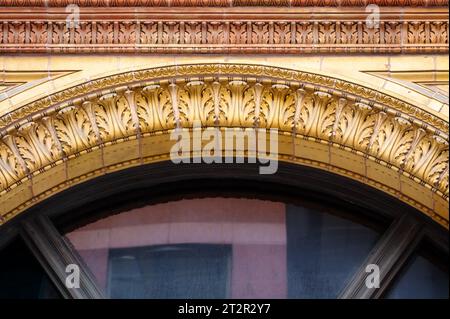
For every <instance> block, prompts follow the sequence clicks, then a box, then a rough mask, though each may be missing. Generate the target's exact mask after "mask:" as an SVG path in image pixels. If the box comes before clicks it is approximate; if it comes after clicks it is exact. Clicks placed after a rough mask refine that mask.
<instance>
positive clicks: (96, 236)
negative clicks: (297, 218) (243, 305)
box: [66, 198, 287, 298]
mask: <svg viewBox="0 0 450 319" xmlns="http://www.w3.org/2000/svg"><path fill="white" fill-rule="evenodd" d="M285 223H286V220H285V205H284V203H276V202H269V201H262V200H256V199H233V198H205V199H190V200H181V201H176V202H170V203H164V204H158V205H153V206H146V207H143V208H139V209H134V210H131V211H128V212H124V213H122V214H119V215H114V216H110V217H107V218H105V219H102V220H99V221H97V222H95V223H92V224H89V225H87V226H84V227H82V228H79V229H77V230H76V231H74V232H71V233H68V234H66V236H67V238H68V239H69V240H70V241H71V242H72V244H73V245H74V247H75V248H76V249H77V250H78V251H79V253H80V255H81V256H82V257H83V259H84V261H85V262H86V264H87V265H88V266H89V267H90V268H91V270H92V271H93V273H94V275H95V276H96V277H97V280H98V281H99V283H100V284H101V285H102V286H103V287H106V284H107V278H108V276H107V271H108V269H107V268H108V267H107V266H108V250H109V249H111V248H125V247H139V246H151V245H161V244H180V243H212V244H215V243H217V244H231V245H232V250H233V262H232V276H231V277H232V279H231V297H232V298H286V296H287V283H286V281H287V279H286V227H285Z"/></svg>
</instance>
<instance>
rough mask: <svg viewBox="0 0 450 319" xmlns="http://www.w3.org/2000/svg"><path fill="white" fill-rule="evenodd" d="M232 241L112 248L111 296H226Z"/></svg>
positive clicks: (110, 263)
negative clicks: (227, 243) (229, 243)
mask: <svg viewBox="0 0 450 319" xmlns="http://www.w3.org/2000/svg"><path fill="white" fill-rule="evenodd" d="M230 257H231V247H230V246H229V245H210V244H181V245H158V246H153V247H139V248H120V249H113V250H111V251H110V255H109V267H110V268H109V269H110V277H109V283H108V287H109V289H110V292H109V293H110V296H111V297H112V298H163V299H167V298H225V297H226V296H227V286H228V285H227V282H228V280H229V268H230Z"/></svg>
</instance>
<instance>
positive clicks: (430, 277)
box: [386, 254, 449, 299]
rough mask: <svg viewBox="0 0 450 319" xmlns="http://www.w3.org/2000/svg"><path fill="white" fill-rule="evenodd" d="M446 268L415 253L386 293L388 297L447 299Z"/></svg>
mask: <svg viewBox="0 0 450 319" xmlns="http://www.w3.org/2000/svg"><path fill="white" fill-rule="evenodd" d="M448 297H449V291H448V269H442V267H438V265H436V264H434V263H433V262H432V261H431V260H430V259H428V258H425V257H423V256H421V255H419V254H415V255H414V256H413V257H412V259H411V260H410V262H409V263H408V264H407V265H406V268H405V269H403V271H402V272H401V273H400V275H399V277H398V278H397V279H396V280H395V281H394V283H393V285H392V287H391V288H390V289H389V291H388V293H387V294H386V298H388V299H447V298H448Z"/></svg>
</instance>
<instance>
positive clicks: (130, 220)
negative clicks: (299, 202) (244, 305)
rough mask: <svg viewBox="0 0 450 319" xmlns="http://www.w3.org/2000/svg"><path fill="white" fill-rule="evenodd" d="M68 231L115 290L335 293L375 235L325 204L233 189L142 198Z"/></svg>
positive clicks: (209, 294) (171, 294)
mask: <svg viewBox="0 0 450 319" xmlns="http://www.w3.org/2000/svg"><path fill="white" fill-rule="evenodd" d="M66 236H67V238H69V240H70V241H71V242H72V244H73V245H74V247H75V248H76V249H77V251H78V252H79V253H80V255H81V256H82V257H83V259H84V260H85V262H86V264H87V265H88V266H89V267H90V268H91V270H92V272H93V273H94V274H95V276H96V278H97V280H98V282H99V283H100V285H102V286H103V287H104V289H105V291H106V292H107V293H108V295H109V296H110V297H112V298H335V297H336V296H337V295H338V293H339V292H340V290H341V289H342V288H343V287H344V286H345V284H346V282H347V280H348V279H349V277H350V276H351V275H352V273H353V272H354V270H355V269H356V268H357V267H358V266H359V265H360V264H361V262H362V261H363V260H364V258H365V257H366V256H367V254H368V253H369V251H370V249H371V248H372V247H373V245H374V243H375V241H376V240H377V238H378V234H377V233H376V232H374V231H373V230H372V229H369V228H367V227H364V226H362V225H359V224H355V223H353V222H351V221H348V220H346V219H342V218H339V217H336V216H333V215H330V214H326V213H323V212H319V211H315V210H311V209H307V208H304V207H299V206H293V205H286V204H285V203H282V202H271V201H263V200H256V199H237V198H203V199H192V200H181V201H175V202H169V203H164V204H157V205H152V206H146V207H142V208H139V209H133V210H130V211H128V212H124V213H121V214H118V215H113V216H109V217H107V218H104V219H101V220H98V221H96V222H94V223H92V224H89V225H86V226H84V227H81V228H79V229H77V230H75V231H73V232H71V233H68V234H66Z"/></svg>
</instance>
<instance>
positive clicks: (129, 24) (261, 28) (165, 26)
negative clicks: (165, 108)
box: [0, 9, 449, 54]
mask: <svg viewBox="0 0 450 319" xmlns="http://www.w3.org/2000/svg"><path fill="white" fill-rule="evenodd" d="M127 10H128V9H126V10H125V11H126V12H125V13H124V15H123V16H122V17H121V16H120V15H117V13H115V14H116V15H117V16H113V15H114V12H110V11H108V10H107V11H105V12H104V13H103V14H102V12H101V11H100V13H94V12H92V10H91V11H88V12H87V13H85V14H84V13H83V11H82V12H81V16H80V21H78V22H77V24H76V27H73V26H72V25H71V24H70V23H67V22H66V20H65V17H66V15H65V14H64V13H62V12H59V11H56V12H54V13H52V14H50V15H48V14H46V13H45V12H40V13H37V14H36V16H35V17H33V19H32V20H31V19H30V17H29V16H27V15H23V14H22V13H13V12H8V11H5V13H3V14H2V13H1V11H0V52H10V53H15V52H20V53H48V52H52V53H91V52H102V53H106V52H111V53H120V52H123V53H126V52H140V53H158V54H163V53H233V54H242V53H274V54H277V53H292V54H295V53H333V54H339V53H382V52H385V53H416V52H417V53H418V52H425V53H443V52H448V30H449V24H448V20H447V15H448V11H445V10H443V11H442V12H441V11H438V12H437V13H436V12H431V13H430V17H426V16H424V15H423V13H421V14H419V13H420V12H419V13H418V12H415V11H414V12H409V13H407V14H406V15H405V16H403V14H402V13H400V12H397V13H398V14H395V12H389V13H386V14H384V13H382V14H381V16H380V21H379V23H378V24H377V26H376V27H374V25H372V24H370V23H367V22H366V16H367V14H366V13H365V11H364V10H359V11H358V13H357V14H355V13H354V12H353V13H351V11H345V10H344V11H343V12H340V11H336V12H332V11H330V12H329V13H323V14H321V15H316V14H312V13H310V12H309V11H305V12H302V11H299V12H295V11H293V12H290V11H288V12H287V13H282V12H274V13H272V14H271V15H270V18H268V15H267V12H256V13H249V12H247V11H246V15H245V16H246V18H245V19H243V17H242V15H241V16H239V14H238V13H237V12H236V11H233V12H230V14H229V15H227V18H226V19H224V18H223V15H220V14H217V13H216V14H206V13H205V12H203V11H198V9H195V10H194V11H193V12H190V11H189V12H187V13H186V14H185V15H180V14H181V13H180V12H179V13H178V16H177V17H175V16H176V15H173V16H172V18H171V19H167V16H165V14H164V10H162V11H161V10H160V11H158V12H156V11H155V12H153V11H149V12H146V11H145V12H143V13H142V12H141V13H140V15H136V16H134V15H133V14H132V12H128V11H127ZM155 10H156V9H155ZM444 11H445V12H444ZM99 16H101V18H99ZM105 16H106V18H105ZM150 17H151V18H150ZM198 19H201V20H198Z"/></svg>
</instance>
